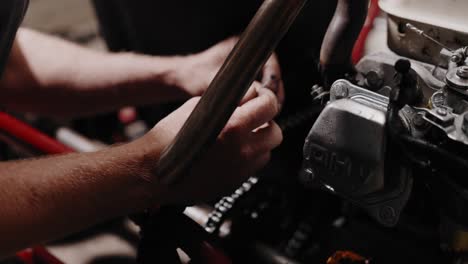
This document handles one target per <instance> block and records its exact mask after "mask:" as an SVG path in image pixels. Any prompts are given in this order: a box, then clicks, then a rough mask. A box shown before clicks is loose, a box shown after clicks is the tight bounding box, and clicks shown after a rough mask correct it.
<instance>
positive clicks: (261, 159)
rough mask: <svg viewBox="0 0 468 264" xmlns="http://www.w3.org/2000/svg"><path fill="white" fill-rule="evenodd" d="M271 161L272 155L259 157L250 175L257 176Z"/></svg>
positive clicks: (266, 154)
mask: <svg viewBox="0 0 468 264" xmlns="http://www.w3.org/2000/svg"><path fill="white" fill-rule="evenodd" d="M270 160H271V153H270V152H268V153H265V154H263V155H262V156H260V157H258V158H257V159H256V160H255V163H254V165H253V168H252V171H251V172H250V174H249V175H254V174H256V173H257V172H258V171H259V170H261V169H263V168H265V166H266V165H267V164H268V163H269V162H270Z"/></svg>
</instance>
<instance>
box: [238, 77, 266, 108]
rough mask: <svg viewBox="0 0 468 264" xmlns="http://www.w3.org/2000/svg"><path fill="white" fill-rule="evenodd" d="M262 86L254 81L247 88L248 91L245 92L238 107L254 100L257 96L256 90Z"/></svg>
mask: <svg viewBox="0 0 468 264" xmlns="http://www.w3.org/2000/svg"><path fill="white" fill-rule="evenodd" d="M261 86H262V85H261V84H260V83H259V82H257V81H255V82H254V83H253V84H252V85H251V86H250V88H249V90H248V91H247V93H246V94H245V96H244V98H242V101H241V102H240V105H243V104H245V103H247V102H248V101H250V100H252V99H254V98H255V97H257V96H258V93H257V89H258V88H260V87H261Z"/></svg>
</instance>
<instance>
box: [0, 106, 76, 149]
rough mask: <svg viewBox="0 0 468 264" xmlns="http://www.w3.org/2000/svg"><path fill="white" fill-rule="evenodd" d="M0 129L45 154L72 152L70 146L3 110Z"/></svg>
mask: <svg viewBox="0 0 468 264" xmlns="http://www.w3.org/2000/svg"><path fill="white" fill-rule="evenodd" d="M0 130H1V131H3V132H5V133H7V134H9V135H11V136H13V137H15V138H16V139H18V140H20V141H21V142H24V143H27V144H29V145H31V146H32V147H34V148H36V149H37V150H39V151H41V152H43V153H46V154H52V155H53V154H64V153H71V152H73V150H72V149H71V148H69V147H67V146H65V145H63V144H61V143H59V142H57V141H56V140H54V139H53V138H51V137H49V136H47V135H46V134H44V133H42V132H40V131H39V130H37V129H35V128H33V127H31V126H29V125H28V124H26V123H24V122H22V121H20V120H18V119H16V118H14V117H12V116H11V115H9V114H6V113H3V112H0Z"/></svg>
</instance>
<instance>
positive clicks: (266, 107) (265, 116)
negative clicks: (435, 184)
mask: <svg viewBox="0 0 468 264" xmlns="http://www.w3.org/2000/svg"><path fill="white" fill-rule="evenodd" d="M257 93H258V96H257V97H256V98H254V99H252V100H250V101H248V102H246V103H245V104H243V105H242V106H240V107H238V108H237V110H236V111H235V112H234V115H233V117H232V119H231V120H232V121H231V125H234V126H235V127H237V128H240V129H242V130H247V131H253V130H254V129H256V128H258V127H260V126H261V125H263V124H265V123H268V122H270V121H271V120H273V118H275V116H276V115H277V114H278V112H279V106H278V102H277V100H276V96H275V95H274V94H273V92H271V91H270V90H268V89H265V88H258V89H257Z"/></svg>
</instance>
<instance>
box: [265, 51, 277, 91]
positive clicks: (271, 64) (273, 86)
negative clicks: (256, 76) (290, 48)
mask: <svg viewBox="0 0 468 264" xmlns="http://www.w3.org/2000/svg"><path fill="white" fill-rule="evenodd" d="M280 82H281V67H280V64H279V61H278V57H277V56H276V54H273V55H271V57H270V58H269V59H268V61H267V62H266V64H265V66H264V67H263V72H262V84H263V85H264V86H265V87H266V88H268V89H270V90H271V91H272V92H273V93H274V94H277V93H278V91H279V88H280Z"/></svg>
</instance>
